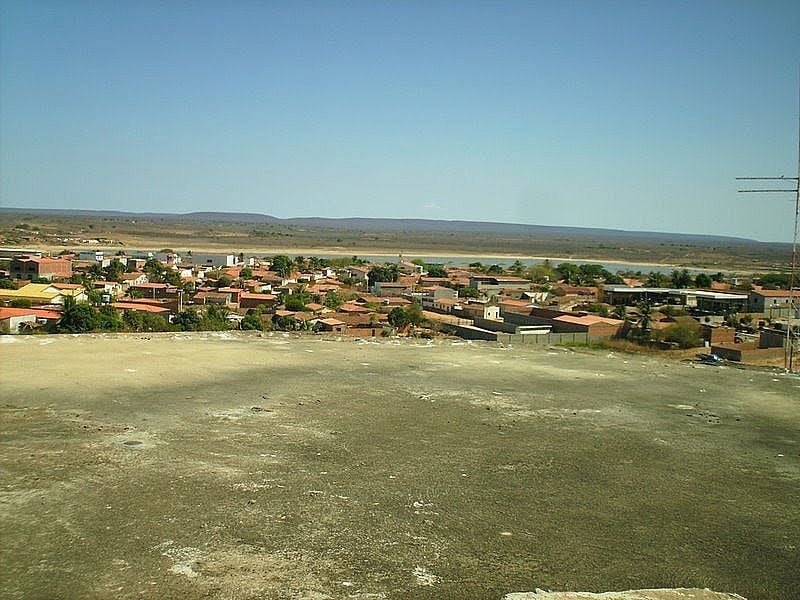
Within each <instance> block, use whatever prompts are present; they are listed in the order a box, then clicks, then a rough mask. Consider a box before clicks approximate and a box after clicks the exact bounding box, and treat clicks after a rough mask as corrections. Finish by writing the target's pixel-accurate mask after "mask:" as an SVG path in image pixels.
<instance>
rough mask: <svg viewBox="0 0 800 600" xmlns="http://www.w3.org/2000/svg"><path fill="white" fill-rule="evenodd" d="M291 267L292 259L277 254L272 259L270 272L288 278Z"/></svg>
mask: <svg viewBox="0 0 800 600" xmlns="http://www.w3.org/2000/svg"><path fill="white" fill-rule="evenodd" d="M293 267H294V265H293V263H292V259H291V258H289V257H288V256H286V255H285V254H278V255H277V256H273V257H272V266H271V267H270V270H272V271H275V272H276V273H277V274H278V275H280V276H281V277H288V276H289V274H290V273H291V272H292V269H293Z"/></svg>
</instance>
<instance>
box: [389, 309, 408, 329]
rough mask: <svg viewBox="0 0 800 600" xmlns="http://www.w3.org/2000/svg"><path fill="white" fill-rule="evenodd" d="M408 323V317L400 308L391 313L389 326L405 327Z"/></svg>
mask: <svg viewBox="0 0 800 600" xmlns="http://www.w3.org/2000/svg"><path fill="white" fill-rule="evenodd" d="M407 323H408V316H407V315H406V311H404V310H403V309H402V308H401V307H400V306H395V307H394V308H393V309H392V310H391V311H389V324H390V325H392V326H393V327H403V326H404V325H406V324H407Z"/></svg>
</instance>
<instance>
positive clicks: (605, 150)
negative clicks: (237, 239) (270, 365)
mask: <svg viewBox="0 0 800 600" xmlns="http://www.w3.org/2000/svg"><path fill="white" fill-rule="evenodd" d="M0 6H1V7H2V9H1V11H2V12H0V69H1V70H0V135H1V136H2V137H1V138H0V177H1V178H2V183H1V185H2V187H1V188H0V194H1V195H0V205H2V206H15V207H31V208H33V207H42V208H44V207H48V208H82V209H103V208H108V209H119V210H133V211H163V212H178V213H180V212H190V211H196V210H224V211H240V212H262V213H267V214H272V215H275V216H279V217H290V216H312V215H313V216H331V217H347V216H374V217H401V218H408V217H420V218H437V219H439V218H441V219H469V220H480V221H507V222H518V223H535V224H542V225H573V226H589V227H609V228H620V229H637V230H655V231H674V232H688V233H711V234H726V235H738V236H744V237H751V238H755V239H760V240H765V241H789V240H790V239H791V224H790V221H791V218H792V216H793V203H792V201H791V200H792V199H791V197H790V196H789V195H785V196H779V195H766V194H761V195H744V194H737V193H736V189H737V184H736V182H735V181H734V180H733V178H734V177H735V176H737V175H751V174H752V175H787V176H795V175H796V172H797V151H798V150H797V124H798V77H799V76H798V67H800V2H796V1H785V2H777V1H769V0H767V1H756V0H753V1H750V2H739V1H735V0H726V1H718V2H703V1H687V2H681V1H678V0H675V1H664V0H658V1H653V2H641V1H627V2H625V1H621V2H611V1H608V2H604V1H599V0H586V1H578V2H575V1H568V0H552V1H547V2H488V1H484V2H469V1H460V0H459V1H456V0H452V1H447V2H436V1H419V2H416V1H397V2H382V1H363V2H358V1H347V2H330V1H322V0H320V1H318V2H294V1H293V2H280V1H238V2H237V1H235V0H234V1H224V2H223V1H222V0H219V1H213V2H212V1H202V0H198V1H192V2H181V1H178V0H174V1H164V2H147V1H136V2H133V1H122V2H96V1H92V2H81V1H77V0H74V1H65V0H59V1H57V2H47V1H44V0H37V1H35V2H31V1H29V0H25V1H22V2H16V1H10V0H0Z"/></svg>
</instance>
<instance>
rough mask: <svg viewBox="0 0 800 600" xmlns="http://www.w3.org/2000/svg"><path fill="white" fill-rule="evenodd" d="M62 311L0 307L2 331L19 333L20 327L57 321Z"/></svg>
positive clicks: (0, 328)
mask: <svg viewBox="0 0 800 600" xmlns="http://www.w3.org/2000/svg"><path fill="white" fill-rule="evenodd" d="M60 318H61V313H60V312H58V311H55V310H45V309H40V308H0V332H2V333H19V330H20V327H31V326H33V327H35V326H37V325H39V324H44V323H55V322H56V321H58V320H59V319H60Z"/></svg>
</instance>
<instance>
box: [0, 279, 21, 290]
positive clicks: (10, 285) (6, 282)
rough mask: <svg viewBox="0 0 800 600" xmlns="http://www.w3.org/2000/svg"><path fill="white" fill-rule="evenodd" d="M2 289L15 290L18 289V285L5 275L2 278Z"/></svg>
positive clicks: (0, 280) (0, 287)
mask: <svg viewBox="0 0 800 600" xmlns="http://www.w3.org/2000/svg"><path fill="white" fill-rule="evenodd" d="M0 289H2V290H15V289H17V286H16V285H15V284H14V282H13V281H12V280H11V279H9V278H7V277H4V278H2V279H0Z"/></svg>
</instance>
